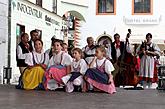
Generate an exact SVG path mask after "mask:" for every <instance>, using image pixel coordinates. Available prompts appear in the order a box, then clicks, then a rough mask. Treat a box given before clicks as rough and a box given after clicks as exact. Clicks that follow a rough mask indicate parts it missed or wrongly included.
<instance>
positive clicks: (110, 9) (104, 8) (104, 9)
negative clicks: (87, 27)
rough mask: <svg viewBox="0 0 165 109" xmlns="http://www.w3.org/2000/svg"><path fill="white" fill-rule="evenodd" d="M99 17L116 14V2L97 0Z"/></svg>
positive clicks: (114, 0) (113, 0)
mask: <svg viewBox="0 0 165 109" xmlns="http://www.w3.org/2000/svg"><path fill="white" fill-rule="evenodd" d="M96 6H97V7H96V14H97V15H109V14H116V0H97V3H96Z"/></svg>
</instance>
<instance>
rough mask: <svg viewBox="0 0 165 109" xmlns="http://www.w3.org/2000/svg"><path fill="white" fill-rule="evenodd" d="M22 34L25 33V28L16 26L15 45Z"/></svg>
mask: <svg viewBox="0 0 165 109" xmlns="http://www.w3.org/2000/svg"><path fill="white" fill-rule="evenodd" d="M22 33H25V26H24V25H20V24H17V25H16V44H18V43H19V42H20V36H21V34H22Z"/></svg>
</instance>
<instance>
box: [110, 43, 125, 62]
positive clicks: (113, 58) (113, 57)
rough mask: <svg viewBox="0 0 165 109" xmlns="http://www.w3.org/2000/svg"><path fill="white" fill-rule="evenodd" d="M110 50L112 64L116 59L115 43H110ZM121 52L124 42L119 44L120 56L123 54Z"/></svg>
mask: <svg viewBox="0 0 165 109" xmlns="http://www.w3.org/2000/svg"><path fill="white" fill-rule="evenodd" d="M111 49H112V51H111V55H112V60H113V62H116V61H117V60H116V59H117V57H116V48H115V42H113V43H112V45H111ZM123 50H124V42H120V53H121V55H122V53H123Z"/></svg>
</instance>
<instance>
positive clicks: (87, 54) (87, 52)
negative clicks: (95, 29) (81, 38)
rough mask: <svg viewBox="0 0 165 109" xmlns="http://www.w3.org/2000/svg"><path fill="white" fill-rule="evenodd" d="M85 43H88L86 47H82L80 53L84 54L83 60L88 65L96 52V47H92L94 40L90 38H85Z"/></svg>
mask: <svg viewBox="0 0 165 109" xmlns="http://www.w3.org/2000/svg"><path fill="white" fill-rule="evenodd" d="M87 43H88V45H86V46H85V47H83V48H82V51H83V53H84V59H85V61H86V62H87V64H88V65H89V64H90V63H91V62H92V60H93V58H94V55H95V51H96V45H94V39H93V38H92V37H88V38H87Z"/></svg>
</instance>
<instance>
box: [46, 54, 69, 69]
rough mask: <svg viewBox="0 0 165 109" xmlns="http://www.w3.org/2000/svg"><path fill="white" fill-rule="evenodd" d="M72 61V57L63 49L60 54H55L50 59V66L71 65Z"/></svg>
mask: <svg viewBox="0 0 165 109" xmlns="http://www.w3.org/2000/svg"><path fill="white" fill-rule="evenodd" d="M71 63H72V58H71V56H70V55H69V54H67V53H65V52H63V51H61V52H60V53H58V54H54V55H53V56H52V57H51V59H50V61H49V66H52V65H59V64H61V65H63V66H68V65H71Z"/></svg>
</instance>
